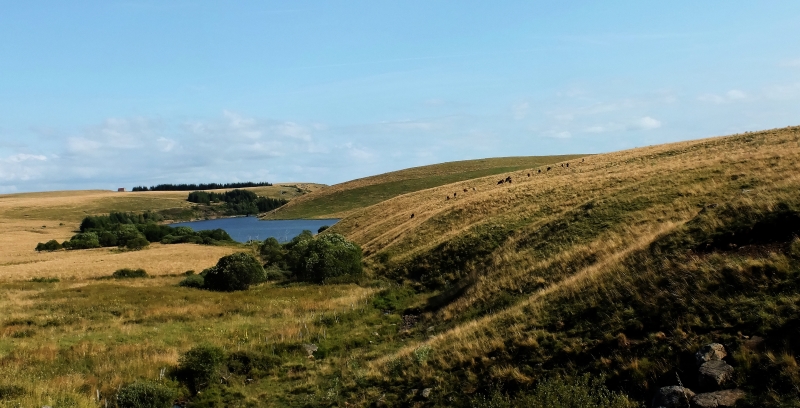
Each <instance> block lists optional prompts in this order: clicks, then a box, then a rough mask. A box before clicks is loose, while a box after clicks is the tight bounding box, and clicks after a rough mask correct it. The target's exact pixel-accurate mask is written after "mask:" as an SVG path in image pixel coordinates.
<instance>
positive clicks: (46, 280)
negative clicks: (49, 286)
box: [31, 278, 60, 283]
mask: <svg viewBox="0 0 800 408" xmlns="http://www.w3.org/2000/svg"><path fill="white" fill-rule="evenodd" d="M31 282H36V283H56V282H60V280H59V279H58V278H33V279H31Z"/></svg>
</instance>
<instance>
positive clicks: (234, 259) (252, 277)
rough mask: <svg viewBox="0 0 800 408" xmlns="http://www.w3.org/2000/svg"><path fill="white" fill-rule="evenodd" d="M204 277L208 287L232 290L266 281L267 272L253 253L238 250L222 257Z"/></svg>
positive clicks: (242, 288)
mask: <svg viewBox="0 0 800 408" xmlns="http://www.w3.org/2000/svg"><path fill="white" fill-rule="evenodd" d="M204 272H205V271H204ZM204 278H205V288H206V289H209V290H214V291H220V292H232V291H236V290H247V288H249V287H250V285H254V284H257V283H261V282H264V281H265V280H266V273H265V272H264V268H263V267H262V266H261V264H260V263H259V262H258V260H256V258H254V257H253V256H252V255H250V254H248V253H246V252H237V253H235V254H231V255H227V256H223V257H222V258H220V260H219V261H218V262H217V264H216V265H215V266H213V267H211V268H209V269H208V270H207V272H206V275H205V276H204Z"/></svg>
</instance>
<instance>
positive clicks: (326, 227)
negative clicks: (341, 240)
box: [317, 225, 331, 234]
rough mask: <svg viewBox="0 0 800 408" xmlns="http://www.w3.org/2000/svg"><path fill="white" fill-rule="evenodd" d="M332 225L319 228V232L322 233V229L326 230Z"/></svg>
mask: <svg viewBox="0 0 800 408" xmlns="http://www.w3.org/2000/svg"><path fill="white" fill-rule="evenodd" d="M330 227H331V226H330V225H323V226H321V227H319V229H318V230H317V234H322V231H325V230H326V229H328V228H330Z"/></svg>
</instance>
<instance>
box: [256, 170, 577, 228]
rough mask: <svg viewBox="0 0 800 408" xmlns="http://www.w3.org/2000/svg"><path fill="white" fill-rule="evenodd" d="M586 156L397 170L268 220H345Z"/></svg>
mask: <svg viewBox="0 0 800 408" xmlns="http://www.w3.org/2000/svg"><path fill="white" fill-rule="evenodd" d="M582 156H585V155H563V156H528V157H499V158H489V159H480V160H464V161H455V162H448V163H441V164H432V165H428V166H421V167H413V168H410V169H405V170H399V171H393V172H390V173H384V174H379V175H377V176H371V177H365V178H361V179H356V180H352V181H348V182H345V183H341V184H336V185H333V186H330V187H327V188H324V189H320V190H318V191H315V192H313V193H311V194H308V195H306V196H304V197H301V198H298V199H297V200H293V201H292V202H290V203H289V204H287V205H285V206H283V207H282V208H280V209H278V210H276V211H275V212H272V213H270V214H267V215H266V216H265V218H267V219H294V218H341V217H344V216H346V215H348V214H350V213H352V212H353V211H356V210H358V209H361V208H364V207H368V206H370V205H373V204H377V203H379V202H381V201H384V200H388V199H390V198H393V197H397V196H399V195H402V194H408V193H412V192H415V191H420V190H424V189H429V188H433V187H439V186H442V185H445V184H450V183H455V182H458V181H462V180H469V179H474V178H478V177H484V176H490V175H497V174H504V173H508V172H512V171H518V170H522V169H534V168H537V167H541V166H546V165H548V164H552V163H556V162H561V161H569V160H574V159H576V158H578V157H582Z"/></svg>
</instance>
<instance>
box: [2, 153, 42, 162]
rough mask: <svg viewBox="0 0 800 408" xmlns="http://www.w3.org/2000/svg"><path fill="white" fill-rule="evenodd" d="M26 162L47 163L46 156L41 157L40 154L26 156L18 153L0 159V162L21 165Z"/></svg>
mask: <svg viewBox="0 0 800 408" xmlns="http://www.w3.org/2000/svg"><path fill="white" fill-rule="evenodd" d="M28 160H38V161H47V156H43V155H41V154H26V153H18V154H15V155H11V156H8V157H5V158H2V159H0V161H4V162H7V163H21V162H24V161H28Z"/></svg>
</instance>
